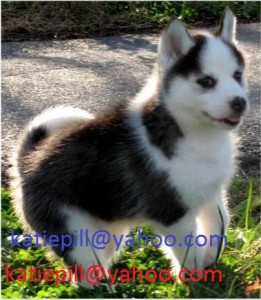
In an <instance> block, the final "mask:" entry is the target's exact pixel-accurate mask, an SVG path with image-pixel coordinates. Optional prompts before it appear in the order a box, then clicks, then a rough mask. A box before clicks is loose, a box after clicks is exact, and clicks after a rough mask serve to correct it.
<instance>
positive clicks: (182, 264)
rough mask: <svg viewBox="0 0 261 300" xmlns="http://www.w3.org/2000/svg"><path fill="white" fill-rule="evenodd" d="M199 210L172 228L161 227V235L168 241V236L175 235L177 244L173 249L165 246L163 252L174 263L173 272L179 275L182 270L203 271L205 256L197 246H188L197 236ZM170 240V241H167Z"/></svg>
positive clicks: (186, 216) (190, 212) (192, 212)
mask: <svg viewBox="0 0 261 300" xmlns="http://www.w3.org/2000/svg"><path fill="white" fill-rule="evenodd" d="M197 214H198V210H197V209H191V210H190V211H189V212H188V213H187V214H186V215H185V216H184V217H182V218H181V219H180V220H179V221H178V222H177V223H174V224H172V225H170V226H163V225H162V224H161V225H160V226H159V229H160V231H161V233H162V234H163V235H164V236H165V240H166V239H167V235H174V236H175V237H176V243H175V245H174V246H173V247H171V248H170V247H169V246H164V248H163V251H164V252H165V254H166V255H167V257H168V258H169V259H171V260H172V263H173V271H174V272H175V273H176V274H177V273H178V272H179V271H180V270H182V269H187V270H189V271H192V270H194V269H199V270H202V269H203V255H202V253H201V249H200V248H198V247H197V246H195V245H193V246H187V245H188V244H192V243H193V239H194V237H195V235H196V234H197V223H196V216H197ZM167 240H168V239H167Z"/></svg>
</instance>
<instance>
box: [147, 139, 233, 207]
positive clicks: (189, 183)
mask: <svg viewBox="0 0 261 300" xmlns="http://www.w3.org/2000/svg"><path fill="white" fill-rule="evenodd" d="M154 150H155V149H154ZM155 151H156V150H155ZM155 151H152V152H154V154H153V157H154V161H155V162H156V163H157V167H158V168H160V169H164V170H165V171H167V173H168V174H169V183H170V184H171V185H173V186H174V187H175V188H176V189H177V190H178V192H179V193H180V194H181V196H182V199H183V201H184V202H185V204H186V205H187V206H188V207H191V208H193V207H197V206H199V205H201V204H202V203H204V202H207V201H211V200H214V199H215V198H217V197H218V196H219V195H220V193H221V190H222V186H224V185H225V183H226V182H227V181H228V180H229V178H230V177H231V176H232V175H233V169H234V168H233V147H232V140H231V138H229V137H228V138H225V139H222V140H220V141H219V140H214V141H213V140H211V139H210V140H205V141H203V140H201V141H200V142H199V140H197V139H187V140H186V139H184V140H182V141H181V142H179V144H178V146H177V148H176V151H175V155H174V156H173V158H172V159H171V160H168V159H167V158H166V157H164V156H162V155H160V154H159V153H158V151H156V152H155Z"/></svg>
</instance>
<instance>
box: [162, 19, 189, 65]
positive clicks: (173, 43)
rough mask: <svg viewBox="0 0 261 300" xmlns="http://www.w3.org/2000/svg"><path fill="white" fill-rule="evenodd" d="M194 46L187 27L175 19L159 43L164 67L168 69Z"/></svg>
mask: <svg viewBox="0 0 261 300" xmlns="http://www.w3.org/2000/svg"><path fill="white" fill-rule="evenodd" d="M193 46H194V42H193V40H192V38H191V37H190V35H189V33H188V31H187V29H186V27H185V26H184V25H183V23H181V22H180V21H179V20H178V19H174V20H173V21H172V22H171V23H170V25H169V26H168V27H167V28H166V29H165V30H164V31H163V33H162V35H161V38H160V42H159V48H158V52H159V57H160V62H161V65H162V67H163V68H164V69H168V68H169V67H170V66H172V65H173V63H174V62H175V61H176V60H178V59H179V57H180V56H182V55H184V54H186V53H187V52H188V51H189V49H190V48H192V47H193Z"/></svg>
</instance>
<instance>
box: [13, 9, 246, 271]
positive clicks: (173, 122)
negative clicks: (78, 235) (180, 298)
mask: <svg viewBox="0 0 261 300" xmlns="http://www.w3.org/2000/svg"><path fill="white" fill-rule="evenodd" d="M235 23H236V20H235V17H234V15H233V13H232V12H231V10H229V9H226V11H225V13H224V15H223V18H222V20H221V24H220V26H219V28H217V31H216V32H215V33H214V34H211V33H207V32H200V33H197V34H196V35H191V34H190V33H189V32H188V31H187V30H186V28H185V26H184V25H183V24H182V23H181V22H180V21H179V20H173V21H172V22H171V23H170V25H169V26H168V27H167V28H166V29H165V31H164V32H163V33H162V35H161V38H160V43H159V61H158V67H157V69H156V71H155V73H154V74H153V76H152V77H151V78H150V79H149V81H148V83H147V84H146V86H145V87H144V88H143V89H142V91H141V92H140V94H138V95H137V96H136V98H135V99H132V100H130V101H129V102H127V103H121V104H120V105H118V106H117V107H114V108H113V109H111V110H108V111H107V112H105V113H102V114H97V115H95V116H94V115H91V114H89V113H87V112H85V111H83V110H80V109H77V108H70V107H58V108H53V109H50V110H47V111H45V112H43V114H41V115H39V116H37V117H36V118H35V119H34V120H33V121H32V122H31V123H30V124H29V126H28V127H27V129H26V131H25V133H24V136H23V138H22V140H21V143H20V145H19V147H18V150H17V153H16V160H15V167H14V170H13V171H14V173H13V174H14V175H15V178H14V179H13V181H12V187H13V195H14V203H15V207H16V211H17V212H18V213H19V215H21V218H22V219H23V220H24V222H25V223H26V224H28V225H29V226H30V227H31V229H32V230H34V231H37V232H39V233H41V232H43V231H44V230H45V231H46V232H47V235H51V234H57V235H61V234H65V233H67V234H68V233H71V234H73V233H74V232H75V231H76V230H80V229H88V230H89V233H90V234H92V233H94V232H95V231H96V230H99V229H106V230H109V231H110V232H111V234H115V235H116V236H120V235H122V234H126V233H128V231H129V230H130V228H132V227H133V226H137V225H140V224H144V223H146V224H149V225H152V226H153V227H154V228H155V229H156V230H157V231H158V232H159V233H161V234H162V235H167V234H174V235H175V236H176V238H177V241H182V240H183V239H184V237H185V235H187V234H193V235H194V236H196V235H197V234H204V235H206V236H209V235H210V234H221V233H222V227H223V228H224V229H225V230H226V229H227V227H228V224H229V214H228V211H227V208H226V201H225V195H224V193H225V188H226V186H227V183H228V182H229V179H230V178H231V176H232V175H233V172H234V153H235V147H234V144H235V143H234V141H235V138H234V133H233V131H234V129H236V128H237V127H238V125H239V124H240V122H241V119H242V116H243V115H244V113H245V112H246V110H247V107H248V101H247V95H246V84H245V79H244V60H243V57H242V55H241V53H240V52H239V50H238V49H237V46H236V43H235ZM169 250H171V251H168V255H170V256H171V257H172V259H173V268H175V271H179V270H180V269H181V268H187V269H188V270H192V269H199V270H202V269H204V268H205V267H206V266H209V265H211V264H212V263H215V262H216V259H217V255H218V245H216V246H212V247H210V245H209V243H207V244H206V246H204V247H191V248H190V249H189V251H188V252H187V251H186V250H187V248H186V247H173V248H172V249H169ZM54 251H55V252H56V253H57V254H58V255H59V256H62V257H64V259H65V261H66V263H67V264H82V265H84V266H86V267H88V266H89V265H92V264H93V263H97V257H98V259H99V260H100V262H101V263H102V264H103V266H104V267H105V268H109V267H110V264H111V263H112V260H115V257H116V254H117V253H116V251H115V245H114V244H113V243H110V244H109V245H107V247H106V248H105V249H104V250H97V251H96V255H97V257H96V255H95V254H94V252H93V249H92V248H91V247H87V248H86V247H73V246H72V247H70V248H69V249H66V250H62V249H61V247H55V248H54ZM185 255H187V257H186V260H185V262H184V258H185ZM182 263H184V265H182Z"/></svg>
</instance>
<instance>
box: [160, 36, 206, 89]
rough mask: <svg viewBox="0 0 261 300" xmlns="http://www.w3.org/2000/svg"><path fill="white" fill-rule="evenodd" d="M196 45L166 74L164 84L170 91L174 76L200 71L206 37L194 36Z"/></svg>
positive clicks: (184, 75)
mask: <svg viewBox="0 0 261 300" xmlns="http://www.w3.org/2000/svg"><path fill="white" fill-rule="evenodd" d="M194 40H195V45H194V46H193V47H192V48H191V49H190V50H189V51H188V53H187V54H185V55H183V56H182V57H181V58H180V59H179V60H178V61H177V63H176V64H174V66H173V67H172V68H171V69H170V70H169V71H168V72H167V74H166V75H165V78H164V81H163V86H164V88H165V90H166V91H168V88H169V85H170V83H171V80H172V79H173V77H174V76H177V75H179V76H183V77H187V76H188V75H189V74H191V73H200V72H201V68H200V53H201V51H202V49H203V47H204V45H205V43H206V37H204V36H201V35H198V36H195V37H194Z"/></svg>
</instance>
